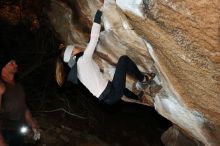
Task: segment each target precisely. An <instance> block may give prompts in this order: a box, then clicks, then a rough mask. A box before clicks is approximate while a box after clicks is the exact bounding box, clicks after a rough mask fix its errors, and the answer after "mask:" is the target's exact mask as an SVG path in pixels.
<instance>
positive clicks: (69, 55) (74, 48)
mask: <svg viewBox="0 0 220 146" xmlns="http://www.w3.org/2000/svg"><path fill="white" fill-rule="evenodd" d="M59 49H60V50H61V51H60V55H59V56H58V58H57V63H56V81H57V83H58V84H59V85H60V86H62V84H63V83H64V80H65V77H66V72H65V69H64V68H65V67H64V66H65V65H64V63H67V64H68V66H69V67H70V68H71V67H72V66H73V65H74V64H75V59H76V57H75V56H76V55H77V54H78V53H80V52H82V50H83V49H82V47H81V46H79V45H67V46H65V45H64V44H60V45H59Z"/></svg>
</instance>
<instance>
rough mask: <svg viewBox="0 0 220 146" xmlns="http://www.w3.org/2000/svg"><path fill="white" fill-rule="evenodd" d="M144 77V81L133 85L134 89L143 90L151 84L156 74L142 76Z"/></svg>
mask: <svg viewBox="0 0 220 146" xmlns="http://www.w3.org/2000/svg"><path fill="white" fill-rule="evenodd" d="M144 76H145V80H144V81H142V82H140V81H137V82H136V84H135V87H136V89H137V90H139V91H142V90H145V89H146V88H147V87H148V86H149V85H150V84H151V82H152V81H153V79H154V77H155V76H156V74H155V73H146V74H144Z"/></svg>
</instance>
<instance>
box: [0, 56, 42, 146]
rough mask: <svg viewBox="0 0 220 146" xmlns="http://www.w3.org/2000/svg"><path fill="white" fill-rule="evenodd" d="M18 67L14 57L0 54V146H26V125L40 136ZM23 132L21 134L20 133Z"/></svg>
mask: <svg viewBox="0 0 220 146" xmlns="http://www.w3.org/2000/svg"><path fill="white" fill-rule="evenodd" d="M17 71H18V65H17V63H16V61H15V60H14V57H12V56H11V55H8V54H2V53H1V54H0V72H1V79H0V146H7V145H9V146H24V137H23V134H22V133H24V132H26V131H27V128H26V127H24V126H25V125H26V123H27V124H28V125H29V126H30V127H31V129H32V131H33V132H34V135H36V134H38V135H39V130H38V126H37V124H36V123H35V121H34V120H33V118H32V115H31V112H30V110H29V109H28V107H27V105H26V102H25V93H24V90H23V88H22V86H21V84H20V83H18V82H17V80H16V79H15V76H16V74H17ZM19 130H21V131H20V132H22V133H19V132H18V131H19Z"/></svg>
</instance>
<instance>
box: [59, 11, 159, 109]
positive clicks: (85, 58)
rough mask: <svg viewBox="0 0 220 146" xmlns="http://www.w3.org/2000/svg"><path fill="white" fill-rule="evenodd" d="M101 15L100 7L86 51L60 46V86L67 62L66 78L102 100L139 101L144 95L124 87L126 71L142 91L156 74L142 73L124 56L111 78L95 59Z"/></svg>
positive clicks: (76, 47) (109, 102)
mask: <svg viewBox="0 0 220 146" xmlns="http://www.w3.org/2000/svg"><path fill="white" fill-rule="evenodd" d="M101 16H102V11H101V9H100V10H97V12H96V14H95V18H94V22H93V26H92V30H91V35H90V41H89V43H88V45H87V47H86V49H85V51H84V52H82V49H81V48H80V47H78V46H77V45H68V46H67V47H61V50H62V51H61V53H60V55H59V56H58V58H57V63H56V81H57V83H58V84H59V85H60V86H62V85H63V83H64V80H65V72H64V64H63V61H64V62H65V63H67V64H68V66H69V67H70V68H71V70H70V71H69V73H68V75H67V80H69V81H72V82H73V83H76V84H77V82H78V80H79V81H80V82H81V83H82V84H83V85H84V86H85V87H86V88H87V89H88V90H89V91H90V92H91V93H92V94H93V95H94V96H96V97H97V98H98V99H99V100H100V101H102V102H104V103H106V104H108V105H112V104H114V103H116V102H117V101H119V100H120V99H121V98H122V96H123V95H125V96H126V97H128V98H132V99H138V100H139V99H141V98H143V97H138V96H137V95H135V94H134V93H133V92H131V91H130V90H128V89H127V88H125V83H126V73H129V74H131V75H133V76H134V77H135V78H136V79H137V80H138V81H137V83H136V86H137V88H138V89H139V90H144V89H145V88H146V87H147V85H148V83H149V82H150V81H152V80H153V78H154V77H155V74H154V73H146V74H142V73H141V72H140V71H139V69H138V68H137V66H136V64H135V63H134V62H133V61H132V60H131V59H130V58H129V57H128V56H125V55H124V56H121V57H120V58H119V60H118V63H117V65H116V71H115V74H114V77H113V80H112V81H108V80H107V79H106V78H105V77H104V76H103V74H102V73H101V72H100V69H99V67H98V65H97V64H96V62H95V61H94V60H93V53H94V50H95V48H96V45H97V42H98V39H99V33H100V28H101V25H100V22H101ZM143 96H144V95H143Z"/></svg>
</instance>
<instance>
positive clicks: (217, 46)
mask: <svg viewBox="0 0 220 146" xmlns="http://www.w3.org/2000/svg"><path fill="white" fill-rule="evenodd" d="M98 4H99V2H98V1H96V0H87V1H86V0H82V1H80V0H76V1H75V2H74V3H73V4H72V8H76V9H77V10H76V9H73V10H71V8H70V6H69V4H64V3H60V2H58V1H55V0H53V1H52V4H51V6H52V10H51V12H50V13H49V14H48V15H49V17H50V19H51V22H52V24H53V25H54V27H55V29H56V30H57V32H58V33H60V35H61V36H62V38H63V39H64V41H65V42H66V43H80V44H82V45H83V46H85V45H86V43H87V42H88V40H89V33H88V31H86V30H87V29H83V28H91V24H92V19H93V17H94V14H95V12H96V9H97V5H98ZM76 14H77V15H78V19H75V20H74V19H73V18H72V17H73V15H76ZM77 23H78V24H77ZM219 23H220V2H219V0H199V1H191V0H185V1H178V0H116V1H115V0H105V4H104V14H103V26H104V31H102V32H101V36H100V41H99V44H98V46H97V52H96V54H97V56H96V59H97V61H98V62H99V64H100V67H101V68H103V70H104V72H105V73H106V74H107V75H108V77H109V78H111V77H112V76H113V73H114V63H116V61H117V59H118V58H119V56H121V55H125V54H126V55H128V56H130V57H131V58H132V59H133V60H134V61H135V62H136V63H137V64H138V66H139V67H140V69H141V70H142V71H154V72H156V73H157V75H158V76H157V78H156V82H157V83H158V84H161V85H162V86H163V88H162V90H160V92H159V93H157V94H156V96H155V103H154V105H155V109H156V110H157V111H158V112H159V113H160V114H161V115H162V116H164V117H166V118H167V119H169V120H170V121H172V122H173V123H174V124H175V125H177V126H178V127H180V128H181V129H182V130H183V131H184V132H185V133H187V134H189V135H190V136H192V137H193V138H195V139H197V140H199V141H201V142H202V143H204V144H205V145H207V146H217V145H220V33H219ZM133 82H134V80H133V79H131V78H129V81H128V84H127V85H128V87H129V88H131V85H132V83H133ZM146 116H147V115H146Z"/></svg>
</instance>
